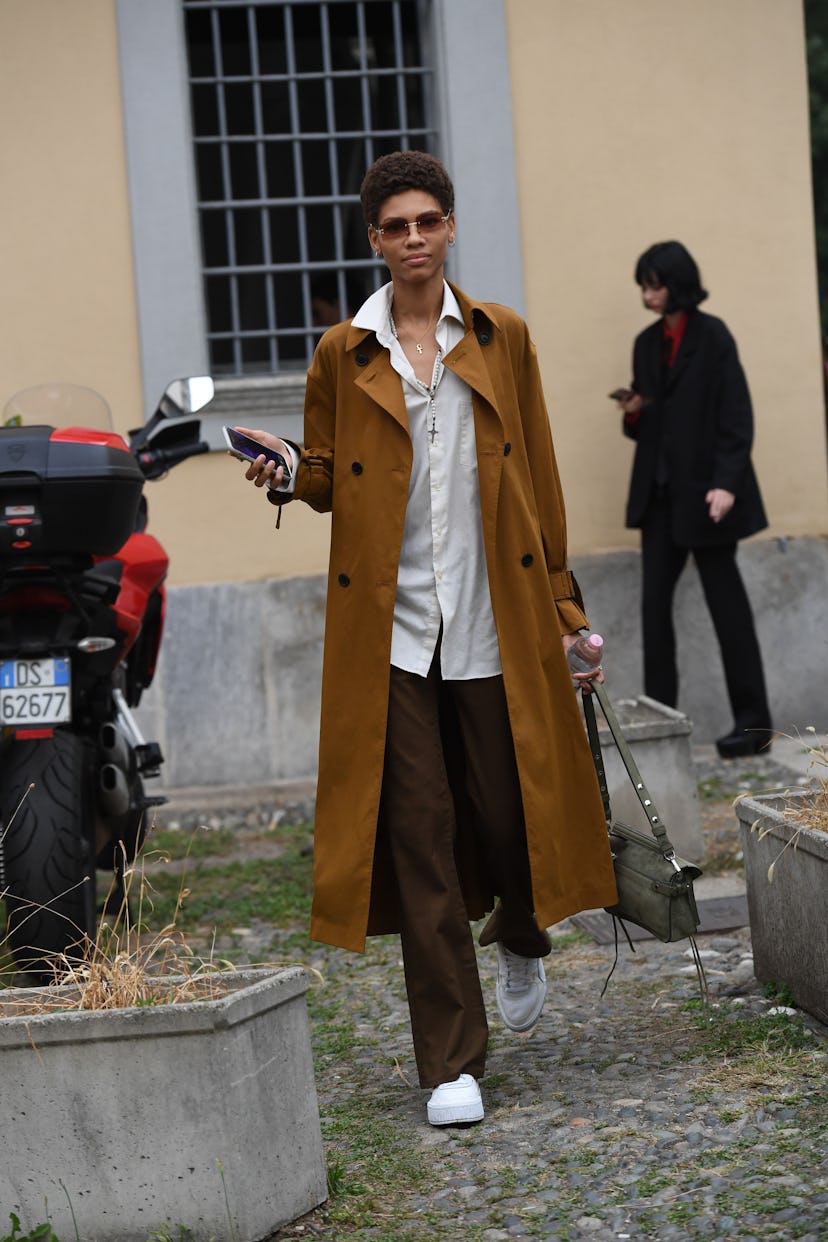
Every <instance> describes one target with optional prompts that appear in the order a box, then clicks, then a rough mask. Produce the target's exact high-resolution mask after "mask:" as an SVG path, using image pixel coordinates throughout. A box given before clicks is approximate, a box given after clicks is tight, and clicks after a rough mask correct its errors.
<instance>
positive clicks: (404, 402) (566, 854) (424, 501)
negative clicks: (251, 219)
mask: <svg viewBox="0 0 828 1242" xmlns="http://www.w3.org/2000/svg"><path fill="white" fill-rule="evenodd" d="M361 201H362V206H363V213H364V216H365V220H366V224H367V226H368V238H369V241H370V243H371V245H372V247H373V248H374V250H375V252H376V253H377V254H378V255H379V254H382V257H383V258H384V260H385V262H386V264H387V265H388V268H389V271H390V273H391V283H390V284H389V285H386V286H384V288H383V289H381V290H379V291H378V292H377V293H375V294H374V295H372V297H371V298H369V299H368V301H367V302H366V303H365V304H364V305H363V307H361V308H360V310H359V311H358V312H357V314H356V315H355V316H354V318H353V319H352V320H350V321H348V322H345V323H341V324H338V325H337V326H335V327H333V328H331V329H330V330H329V331H328V332H326V333H325V335H324V336H323V337H322V339H321V340H320V342H319V345H318V347H317V350H316V354H315V356H314V359H313V363H312V365H311V368H310V371H309V373H308V383H307V392H306V399H305V443H304V446H302V447H301V448H299V446H296V445H290V444H286V443H285V442H284V441H281V440H279V439H277V438H276V437H274V436H270V435H267V434H265V433H263V432H261V431H253V432H250V433H249V434H252V435H254V436H255V437H256V438H258V439H260V440H262V441H264V442H265V443H266V444H267V445H269V446H270V447H275V448H277V449H279V451H281V452H282V453H283V454H284V456H285V458H286V460H287V462H288V463H289V465H290V467H291V468H292V472H291V476H290V477H289V478H288V476H287V475H286V474H285V472H284V471H283V470H282V468H281V467H280V466H275V465H274V464H272V463H269V462H266V461H265V458H264V457H259V458H258V459H257V460H256V462H255V463H253V465H251V466H250V467H249V468H248V470H247V472H246V477H247V478H248V479H250V480H251V481H252V482H254V483H255V484H256V485H257V486H259V487H266V488H267V494H268V499H269V500H271V501H273V502H274V503H276V504H280V505H284V504H286V503H289V502H290V501H292V500H304V501H305V502H306V503H307V504H309V505H311V507H312V508H314V509H316V510H318V511H320V512H327V511H330V512H331V514H332V526H331V553H330V567H329V575H328V595H327V615H326V625H325V650H324V668H323V680H322V716H321V734H320V748H319V776H318V792H317V807H316V822H315V850H314V900H313V913H312V926H311V932H312V935H313V936H314V937H315V938H316V939H319V940H323V941H326V942H328V943H331V944H335V945H340V946H343V947H344V948H348V949H356V950H359V951H361V950H363V949H364V946H365V938H366V936H367V935H374V934H379V933H386V932H393V931H398V932H400V934H401V941H402V949H403V960H404V964H405V971H406V984H407V990H408V997H409V1007H410V1011H411V1021H412V1033H413V1038H414V1047H415V1054H416V1058H417V1064H418V1070H419V1076H420V1083H421V1085H422V1086H423V1087H429V1088H434V1090H433V1094H432V1096H431V1098H430V1100H429V1103H428V1119H429V1121H430V1122H431V1123H432V1124H434V1125H445V1124H453V1123H458V1122H465V1123H467V1122H470V1121H478V1120H480V1119H481V1118H482V1116H483V1106H482V1102H481V1098H480V1092H479V1088H478V1085H477V1081H476V1080H477V1079H478V1078H480V1077H481V1076H482V1074H483V1071H484V1064H485V1052H486V1041H487V1026H486V1015H485V1008H484V1005H483V1001H482V995H481V992H480V983H479V978H478V975H477V966H476V959H475V953H474V945H473V941H472V938H471V930H470V928H469V919H477V918H480V917H482V916H483V915H484V914H486V913H487V912H488V911H490V910H492V908H493V907H494V906H495V898H498V899H499V900H498V904H497V906H496V908H495V909H494V913H493V915H492V917H491V918H490V919H489V921H488V923H487V924H486V926H485V927H484V930H483V932H482V934H481V936H480V943H481V944H489V943H493V942H496V944H497V952H498V984H497V1001H498V1008H499V1010H500V1013H501V1016H502V1017H503V1019H504V1021H505V1023H506V1024H507V1025H508V1026H510V1027H511V1028H512V1029H515V1030H526V1029H528V1028H529V1027H530V1026H532V1025H533V1024H534V1023H535V1022H536V1021H537V1018H538V1017H539V1015H540V1011H541V1008H542V1005H543V998H544V995H545V991H546V983H545V973H544V970H543V964H542V961H541V958H542V957H544V956H545V955H546V954H548V953H549V951H550V941H549V937H548V935H547V933H546V931H545V930H544V929H545V928H546V927H548V926H549V925H550V924H552V923H555V922H558V921H559V920H561V919H563V918H565V917H566V916H567V915H570V914H574V913H576V912H577V911H579V910H583V909H588V908H594V907H601V906H604V905H610V904H612V903H613V902H614V900H615V884H614V878H613V871H612V863H611V858H610V853H609V848H608V843H607V832H606V825H605V821H604V815H603V809H602V804H601V798H600V794H599V791H598V786H597V781H596V777H595V771H594V767H593V764H592V759H591V756H590V753H589V749H588V746H587V742H586V737H585V732H584V728H583V721H582V717H581V714H580V709H579V703H578V696H577V694H576V693H575V692H574V691H573V685H572V676H571V674H570V672H569V669H568V664H567V659H566V648H567V647H568V646H569V645H570V644H571V642H573V641H574V638H575V636H576V635H577V632H578V630H579V629H580V628H581V627H583V626H585V625H586V624H587V621H586V617H585V615H584V612H583V609H582V603H581V600H580V595H579V592H578V588H577V585H576V583H575V581H574V579H573V577H572V575H571V574H570V572H569V571H568V569H567V556H566V524H565V516H564V506H563V498H562V494H561V486H560V481H559V478H558V472H557V467H556V464H555V457H554V451H553V447H552V439H551V434H550V428H549V420H548V417H547V412H546V407H545V403H544V398H543V392H542V388H541V381H540V374H539V370H538V363H537V357H536V354H535V349H534V346H533V344H532V342H531V340H530V338H529V333H528V330H527V327H526V325H525V323H524V322H523V320H522V319H520V318H519V316H517V315H516V314H515V313H514V312H513V311H511V310H509V309H507V308H505V307H502V306H497V305H495V304H492V303H483V302H476V301H474V300H472V299H471V298H469V297H467V296H466V295H465V294H464V293H462V292H461V291H460V290H459V289H457V288H456V287H455V286H453V285H450V284H448V283H446V282H444V278H443V267H444V263H445V258H446V254H447V247H448V246H449V245H451V244H453V241H454V232H455V227H456V225H455V218H454V211H453V208H454V200H453V189H452V186H451V181H450V180H449V178H448V174H447V173H446V171H445V169H444V168H443V166H442V165H441V164H440V163H439V162H438V161H437V160H435V159H434V158H433V157H432V156H429V155H426V154H424V153H423V152H405V153H403V152H396V153H394V154H392V155H388V156H383V157H381V158H380V159H379V160H378V161H376V163H375V164H374V165H372V167H371V168H370V169H369V171H368V173H367V174H366V177H365V180H364V182H363V186H362V190H361ZM241 430H245V429H243V428H242V429H241Z"/></svg>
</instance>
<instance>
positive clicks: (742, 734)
mask: <svg viewBox="0 0 828 1242" xmlns="http://www.w3.org/2000/svg"><path fill="white" fill-rule="evenodd" d="M770 748H771V732H770V730H769V729H756V730H751V731H748V730H746V729H734V730H733V732H732V733H727V734H725V736H724V737H720V738H717V739H716V750H717V751H718V752H719V754H720V755H721V757H722V759H741V758H742V757H743V756H745V755H759V754H762V755H766V754H767V753H768V751H769V750H770Z"/></svg>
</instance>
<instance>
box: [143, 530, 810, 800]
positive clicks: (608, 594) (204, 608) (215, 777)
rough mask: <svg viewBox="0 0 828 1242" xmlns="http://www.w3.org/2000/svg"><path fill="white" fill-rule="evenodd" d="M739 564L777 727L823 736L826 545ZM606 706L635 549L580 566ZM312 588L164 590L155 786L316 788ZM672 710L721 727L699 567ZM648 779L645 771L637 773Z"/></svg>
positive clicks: (626, 646)
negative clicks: (160, 768)
mask: <svg viewBox="0 0 828 1242" xmlns="http://www.w3.org/2000/svg"><path fill="white" fill-rule="evenodd" d="M740 562H741V566H742V571H743V573H744V577H745V581H746V584H747V588H748V591H749V594H750V597H751V600H752V602H753V606H754V611H755V614H756V622H757V628H758V631H759V637H760V642H761V644H762V650H763V652H764V655H765V662H766V673H767V679H768V688H769V694H770V700H771V707H772V709H773V713H774V722H775V725H776V727H777V728H778V729H780V730H782V731H783V732H787V733H789V732H791V731H795V730H800V731H801V730H803V729H804V728H805V727H806V726H807V725H811V724H812V725H814V726H815V727H816V729H817V731H818V732H825V731H828V707H826V694H825V691H826V677H825V669H826V663H827V661H826V655H828V636H826V633H825V626H824V610H825V582H826V581H827V580H828V541H826V540H822V539H808V538H804V539H791V540H787V541H782V540H780V541H777V540H765V541H763V542H758V541H754V542H752V543H750V544H748V545H746V546H745V547H744V548H743V550H742V551H741V553H740ZM574 568H575V571H576V573H577V575H578V578H579V581H580V583H581V585H582V587H583V590H584V595H585V597H586V600H587V607H588V611H589V616H590V620H591V621H592V623H593V627H594V628H595V629H596V630H598V631H599V632H602V633H603V634H604V636H605V639H606V650H607V655H606V670H607V680H608V684H609V690H610V694H611V697H612V698H613V699H626V698H634V697H635V696H637V695H639V694H640V693H641V692H642V681H641V642H640V626H639V620H638V571H639V556H638V552H637V551H622V552H614V553H607V554H605V555H601V556H583V557H576V558H575V560H574ZM324 610H325V579H324V578H323V577H321V576H313V577H308V578H293V579H290V580H287V581H279V580H270V581H267V582H259V583H243V584H224V585H220V586H213V587H211V586H196V587H177V588H174V589H173V590H171V592H170V597H169V611H168V621H167V634H166V640H165V643H164V649H163V654H162V657H161V663H160V668H159V672H158V676H157V679H156V682H155V684H154V685H153V686H152V687H151V689H150V690H149V692H148V693H147V694H146V695H145V698H144V702H143V703H142V706H141V708H140V710H139V712H138V717H139V721H140V723H141V725H142V727H143V728H144V729H145V730H146V732H147V734H148V736H152V737H156V738H158V739H159V740H160V741H161V744H162V747H163V749H164V752H165V755H166V764H165V767H164V775H163V783H164V785H165V786H166V787H168V788H180V787H186V786H191V785H202V784H204V785H256V786H261V785H266V784H268V783H269V782H272V781H279V780H291V779H298V778H304V777H308V776H313V775H314V773H315V770H316V762H317V730H318V721H319V693H320V685H321V667H322V631H323V626H324ZM675 615H676V628H677V634H678V644H679V664H680V672H681V698H680V702H679V708H680V709H681V710H682V711H683V712H685V713H686V714H687V715H688V716H689V717H690V719H691V720H692V722H693V724H694V729H693V733H692V737H691V741H692V742H710V741H712V740H713V738H715V737H716V736H717V735H718V734H720V733H725V732H727V731H728V730H729V729H730V726H731V723H732V722H731V717H730V712H729V708H728V704H727V698H726V694H725V689H724V679H723V675H722V669H721V661H720V658H719V652H718V647H717V645H716V639H715V635H714V633H713V628H712V625H711V623H710V619H709V616H708V613H707V609H706V607H705V604H704V601H703V598H702V594H701V587H700V585H699V581H698V576H697V574H696V572H695V568H694V567H693V566H692V565H691V566H689V567H688V569H687V570H686V571H685V573H684V575H683V577H682V579H681V581H680V583H679V588H678V592H677V596H676V607H675ZM644 776H645V779H647V773H646V772H645V773H644Z"/></svg>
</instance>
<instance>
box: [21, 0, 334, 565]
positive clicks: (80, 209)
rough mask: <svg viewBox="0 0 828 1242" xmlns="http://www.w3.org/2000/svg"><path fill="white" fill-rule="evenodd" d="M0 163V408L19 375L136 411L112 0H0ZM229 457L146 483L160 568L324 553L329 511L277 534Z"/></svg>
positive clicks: (285, 560)
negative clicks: (85, 391)
mask: <svg viewBox="0 0 828 1242" xmlns="http://www.w3.org/2000/svg"><path fill="white" fill-rule="evenodd" d="M138 2H139V0H136V3H138ZM0 167H2V168H3V192H2V194H0V255H2V266H0V270H2V277H3V296H2V297H0V408H2V406H3V405H5V403H6V401H7V400H8V398H9V397H11V396H12V395H13V394H14V393H15V392H17V391H18V390H19V389H21V388H25V387H28V386H29V385H32V384H41V383H45V382H48V381H52V380H58V381H63V382H67V383H75V384H85V385H88V386H89V387H91V388H94V389H96V390H97V391H98V392H100V393H101V394H103V396H104V397H106V399H107V401H108V402H109V404H110V407H111V409H112V412H113V418H114V422H115V425H116V428H117V429H118V430H119V431H125V430H126V429H127V428H129V427H134V426H136V425H137V424H140V422H141V420H142V418H143V410H144V399H143V395H142V392H141V379H140V365H139V340H138V326H137V319H136V310H135V285H134V273H133V266H132V247H131V231H130V216H129V199H128V189H127V180H126V166H125V158H124V135H123V116H122V108H121V94H120V76H119V63H118V46H117V30H116V22H115V7H114V3H113V0H71V3H70V2H68V0H2V2H0ZM171 296H174V291H171ZM170 378H171V379H172V378H173V376H170ZM157 395H160V394H148V397H147V399H148V401H150V400H152V399H153V397H155V396H157ZM239 470H240V468H239V467H238V463H235V462H233V461H231V459H229V458H228V457H226V456H225V455H224V454H214V455H212V456H211V457H209V458H206V457H201V458H197V459H194V460H192V461H189V462H186V463H185V464H184V465H183V466H180V467H178V468H177V469H176V471H175V473H174V474H173V475H170V476H169V477H168V478H167V479H164V480H162V481H160V482H158V483H152V484H149V485H148V487H147V495H148V498H149V502H150V515H151V529H152V530H153V531H154V533H155V534H157V535H158V536H159V538H161V540H162V542H163V543H164V545H165V547H166V548H167V551H168V552H169V554H170V560H171V568H170V577H169V581H170V582H171V583H193V582H222V581H233V580H236V579H246V578H263V577H268V576H277V577H280V576H285V577H289V576H292V575H294V574H299V573H309V572H310V573H313V572H320V571H321V570H322V569H323V568H324V566H325V564H326V561H327V529H328V521H327V519H325V518H322V519H319V518H317V517H316V515H315V514H312V513H311V512H310V511H309V510H307V509H306V508H305V506H300V505H296V506H295V507H294V509H293V510H292V511H291V514H290V522H288V520H287V516H286V518H285V534H284V535H283V536H282V537H281V538H279V537H278V536H277V535H275V533H274V532H273V517H272V510H271V508H270V506H268V505H267V504H266V502H265V500H264V498H263V497H262V496H260V495H259V494H255V495H254V494H253V493H252V489H250V495H248V491H247V489H246V487H245V485H244V484H243V483H242V482H241V481H240V479H239ZM257 501H258V502H259V503H256V502H257ZM288 529H289V534H288V533H287V531H288Z"/></svg>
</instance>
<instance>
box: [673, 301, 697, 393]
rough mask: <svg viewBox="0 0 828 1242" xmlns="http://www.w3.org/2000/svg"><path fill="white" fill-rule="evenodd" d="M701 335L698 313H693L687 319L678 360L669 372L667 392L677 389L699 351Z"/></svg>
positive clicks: (677, 356) (677, 355)
mask: <svg viewBox="0 0 828 1242" xmlns="http://www.w3.org/2000/svg"><path fill="white" fill-rule="evenodd" d="M700 335H701V321H700V320H699V315H698V312H697V311H693V312H691V313H690V315H689V316H688V318H687V324H686V326H685V329H684V335H683V336H682V338H681V344H680V345H679V348H678V353H677V354H676V360H675V362H674V363H673V365H672V366H671V367H670V369H669V371H668V372H667V383H666V385H665V388H666V391H667V392H670V390H671V389H672V388H674V387H675V385H676V382H677V381H678V379H679V377H680V376H681V374H682V373H683V371H684V370H685V369H686V367H687V364H688V362H689V361H690V359H691V358H692V357H693V354H694V353H695V352H696V350H697V349H698V346H699V337H700Z"/></svg>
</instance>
